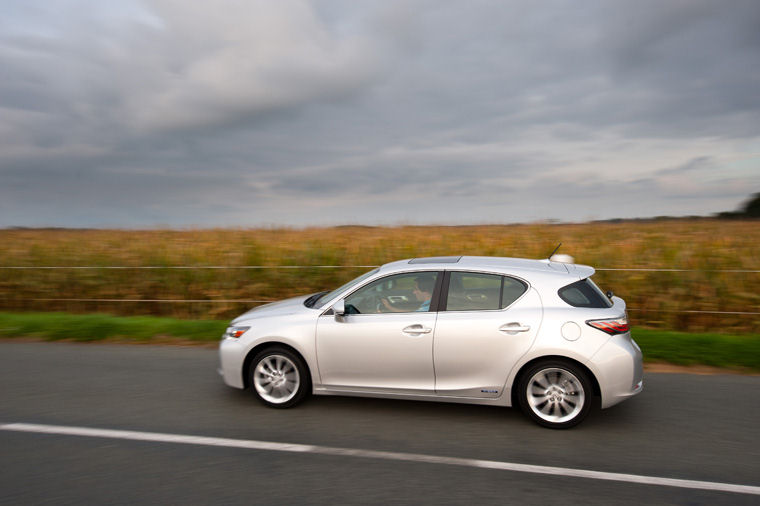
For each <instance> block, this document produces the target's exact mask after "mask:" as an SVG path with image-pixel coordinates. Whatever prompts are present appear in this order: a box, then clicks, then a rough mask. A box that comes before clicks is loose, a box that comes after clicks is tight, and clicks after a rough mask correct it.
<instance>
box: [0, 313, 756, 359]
mask: <svg viewBox="0 0 760 506" xmlns="http://www.w3.org/2000/svg"><path fill="white" fill-rule="evenodd" d="M227 324H228V321H227V320H180V319H175V318H163V317H152V316H126V317H125V316H111V315H107V314H86V315H78V314H68V313H4V312H0V337H6V338H19V337H33V338H41V339H47V340H51V341H52V340H73V341H133V342H145V343H150V342H165V341H166V340H167V338H168V340H169V341H170V342H171V341H172V340H178V341H195V342H198V343H203V342H205V343H213V342H215V341H218V340H219V338H220V336H221V335H222V332H224V329H225V328H226V326H227ZM633 336H634V339H636V342H637V343H638V344H639V345H640V346H641V349H642V350H643V352H644V359H645V360H646V361H649V362H668V363H672V364H679V365H709V366H714V367H723V368H733V369H745V370H749V371H760V335H757V334H748V335H725V334H714V333H687V332H673V331H665V330H655V329H645V328H634V329H633Z"/></svg>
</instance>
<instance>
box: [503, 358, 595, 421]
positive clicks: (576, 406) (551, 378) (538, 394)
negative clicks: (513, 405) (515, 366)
mask: <svg viewBox="0 0 760 506" xmlns="http://www.w3.org/2000/svg"><path fill="white" fill-rule="evenodd" d="M517 398H518V402H519V404H520V409H522V411H523V413H525V415H527V416H528V417H529V418H530V419H531V420H533V421H534V422H536V423H537V424H539V425H542V426H544V427H548V428H550V429H569V428H570V427H574V426H576V425H578V424H579V423H581V422H582V421H583V419H584V418H586V416H587V415H588V413H589V411H590V410H591V406H592V404H593V400H594V390H593V388H592V386H591V380H590V379H589V377H588V374H586V372H585V371H584V370H583V369H581V368H580V367H578V366H577V365H576V364H574V363H572V362H570V361H567V360H561V359H547V360H543V361H541V362H537V363H536V364H533V365H532V366H531V367H530V368H529V369H527V370H526V371H525V372H524V373H523V374H521V375H520V381H519V382H518V384H517Z"/></svg>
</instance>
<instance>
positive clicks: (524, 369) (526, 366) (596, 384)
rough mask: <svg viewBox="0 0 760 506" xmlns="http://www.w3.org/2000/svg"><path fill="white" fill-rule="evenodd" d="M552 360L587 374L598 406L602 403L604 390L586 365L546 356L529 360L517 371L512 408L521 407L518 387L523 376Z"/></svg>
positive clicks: (573, 360) (571, 359)
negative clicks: (569, 365) (574, 367)
mask: <svg viewBox="0 0 760 506" xmlns="http://www.w3.org/2000/svg"><path fill="white" fill-rule="evenodd" d="M552 360H559V361H562V362H570V363H571V364H573V365H575V366H577V367H578V368H579V369H581V370H582V371H583V372H584V373H586V375H587V376H588V379H589V381H591V388H592V389H593V392H594V397H596V401H595V402H596V403H597V404H599V403H600V402H601V398H602V389H601V388H600V387H599V380H597V379H596V375H595V374H594V373H593V371H591V369H589V368H588V367H587V366H586V365H585V364H583V363H582V362H579V361H578V360H575V359H574V358H570V357H566V356H563V355H544V356H541V357H536V358H534V359H532V360H529V361H528V362H526V363H524V364H523V365H522V367H520V370H519V371H517V374H516V375H515V378H514V380H513V381H512V388H511V392H510V394H511V401H512V406H519V402H518V397H517V396H518V391H517V385H519V384H520V380H521V379H522V377H523V375H524V374H525V373H526V372H527V371H528V370H529V369H530V368H531V367H533V366H534V365H535V364H537V363H539V362H544V361H552Z"/></svg>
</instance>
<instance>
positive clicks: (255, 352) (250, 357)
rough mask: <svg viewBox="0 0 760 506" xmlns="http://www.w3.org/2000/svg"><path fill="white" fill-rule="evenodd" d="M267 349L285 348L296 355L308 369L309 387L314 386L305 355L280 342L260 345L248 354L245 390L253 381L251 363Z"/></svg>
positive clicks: (244, 370)
mask: <svg viewBox="0 0 760 506" xmlns="http://www.w3.org/2000/svg"><path fill="white" fill-rule="evenodd" d="M267 348H283V349H285V350H288V351H289V352H291V353H293V354H294V355H296V356H297V357H298V358H300V359H301V362H303V365H304V366H305V367H306V372H307V373H308V374H307V377H308V380H309V387H310V388H311V387H312V385H313V381H312V376H311V375H312V372H311V368H310V367H309V362H307V360H306V358H305V357H304V356H303V353H301V352H300V351H298V350H297V349H296V348H294V347H293V346H290V345H289V344H285V343H283V342H280V341H267V342H265V343H260V344H257V345H256V346H254V347H253V348H251V349H250V350H249V351H248V354H247V355H246V356H245V360H244V361H243V371H242V373H243V388H248V387H250V386H251V379H250V370H251V363H252V362H253V359H254V357H256V355H258V354H259V353H261V352H262V351H264V350H266V349H267Z"/></svg>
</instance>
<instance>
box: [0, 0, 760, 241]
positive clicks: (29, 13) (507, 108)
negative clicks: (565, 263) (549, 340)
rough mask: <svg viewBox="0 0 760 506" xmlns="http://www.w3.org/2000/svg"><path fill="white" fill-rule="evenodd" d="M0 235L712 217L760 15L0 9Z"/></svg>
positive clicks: (434, 4)
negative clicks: (4, 230) (24, 229)
mask: <svg viewBox="0 0 760 506" xmlns="http://www.w3.org/2000/svg"><path fill="white" fill-rule="evenodd" d="M0 12H2V17H0V227H5V226H78V227H79V226H87V227H90V226H96V227H97V226H121V227H154V226H165V225H168V226H177V227H190V226H261V225H265V226H271V225H292V226H306V225H332V224H347V223H363V224H400V223H419V224H426V223H439V224H462V223H514V222H524V221H537V220H548V219H557V220H561V221H585V220H589V219H605V218H614V217H643V216H656V215H691V214H700V215H706V214H710V213H714V212H718V211H725V210H732V209H735V208H736V207H737V206H738V205H739V204H740V203H741V202H742V201H744V200H745V199H746V198H747V197H748V196H749V195H750V194H752V193H754V192H757V191H760V29H758V27H760V2H757V0H748V1H745V2H742V1H732V0H715V1H701V0H688V1H662V0H654V1H648V0H643V1H642V0H639V1H635V2H631V1H629V0H624V1H619V2H613V1H608V0H598V1H584V2H578V1H575V0H568V1H553V0H546V1H540V2H535V1H525V2H521V1H517V2H512V1H478V0H468V1H442V0H430V1H415V0H402V1H392V0H381V1H376V2H373V1H362V2H357V1H354V0H345V1H339V0H325V1H313V2H308V1H283V0H277V1H274V0H269V1H256V0H240V1H214V2H187V1H183V0H114V1H108V2H102V1H96V0H90V1H75V0H0Z"/></svg>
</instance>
